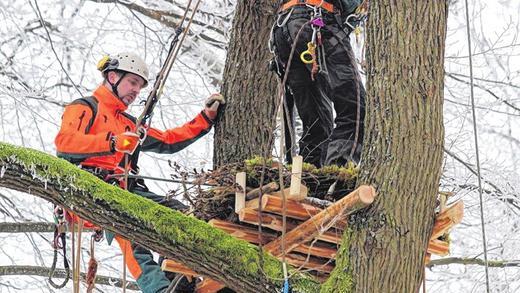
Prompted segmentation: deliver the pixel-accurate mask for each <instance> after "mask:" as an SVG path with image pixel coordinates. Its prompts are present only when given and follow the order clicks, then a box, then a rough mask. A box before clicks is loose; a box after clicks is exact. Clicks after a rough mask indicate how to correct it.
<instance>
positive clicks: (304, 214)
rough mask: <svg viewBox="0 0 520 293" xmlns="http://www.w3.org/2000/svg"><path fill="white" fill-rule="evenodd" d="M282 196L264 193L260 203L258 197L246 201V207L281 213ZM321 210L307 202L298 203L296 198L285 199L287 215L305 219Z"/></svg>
mask: <svg viewBox="0 0 520 293" xmlns="http://www.w3.org/2000/svg"><path fill="white" fill-rule="evenodd" d="M282 204H283V202H282V198H281V197H277V196H272V195H267V194H266V195H264V196H263V197H262V203H260V202H259V201H258V199H253V200H251V201H248V202H246V207H248V208H253V209H256V210H258V209H259V208H261V209H262V211H263V212H269V213H274V214H278V215H281V214H282ZM320 211H321V209H320V208H316V207H313V206H311V205H308V204H304V203H300V202H298V201H296V200H292V199H287V213H286V215H287V217H289V218H293V219H298V220H306V219H308V218H310V217H312V216H314V215H316V214H318V213H319V212H320Z"/></svg>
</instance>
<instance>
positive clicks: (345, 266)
mask: <svg viewBox="0 0 520 293" xmlns="http://www.w3.org/2000/svg"><path fill="white" fill-rule="evenodd" d="M351 236H352V230H351V229H346V230H345V232H344V233H343V237H342V240H341V246H340V248H339V249H338V253H337V254H336V255H337V257H336V267H335V268H334V270H333V271H332V273H331V274H330V277H329V279H328V280H327V281H326V282H325V283H323V285H322V286H321V290H320V293H335V292H337V288H343V289H345V288H349V289H348V290H347V291H343V293H349V292H353V285H354V283H353V278H352V275H351V274H352V273H351V271H352V270H351V268H350V262H349V258H350V253H349V248H350V239H351Z"/></svg>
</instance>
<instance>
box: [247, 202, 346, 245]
mask: <svg viewBox="0 0 520 293" xmlns="http://www.w3.org/2000/svg"><path fill="white" fill-rule="evenodd" d="M238 219H239V220H240V221H241V222H244V223H248V224H254V225H258V224H259V223H260V220H259V218H258V211H257V210H254V209H251V208H245V209H243V210H241V211H240V212H239V213H238ZM299 223H300V222H299V221H297V222H296V223H294V222H292V221H287V222H286V228H287V231H290V230H292V229H294V228H296V227H297V226H298V225H299ZM262 226H263V227H267V228H269V229H272V230H275V231H278V232H282V229H283V225H282V217H281V216H277V215H273V214H267V213H262ZM342 234H343V231H342V230H339V229H336V228H332V229H329V230H327V231H324V232H323V231H322V233H319V234H318V235H317V236H316V239H318V240H321V241H325V242H329V243H333V244H340V243H341V235H342Z"/></svg>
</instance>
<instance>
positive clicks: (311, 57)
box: [300, 42, 316, 64]
mask: <svg viewBox="0 0 520 293" xmlns="http://www.w3.org/2000/svg"><path fill="white" fill-rule="evenodd" d="M300 59H301V60H302V62H303V63H305V64H312V63H314V62H315V61H316V44H314V43H312V42H308V43H307V50H306V51H303V52H302V53H301V54H300Z"/></svg>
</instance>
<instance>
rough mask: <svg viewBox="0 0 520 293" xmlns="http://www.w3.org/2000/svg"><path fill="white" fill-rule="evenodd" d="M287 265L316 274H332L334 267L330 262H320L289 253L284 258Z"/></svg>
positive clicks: (312, 258) (313, 258)
mask: <svg viewBox="0 0 520 293" xmlns="http://www.w3.org/2000/svg"><path fill="white" fill-rule="evenodd" d="M285 260H286V261H287V263H288V264H290V265H292V266H294V267H296V268H299V267H302V268H306V269H310V270H314V271H317V272H324V273H329V274H330V272H332V270H333V269H334V266H333V265H332V263H331V262H330V261H322V260H319V259H317V258H315V257H307V256H304V255H300V254H296V253H289V254H287V255H286V256H285Z"/></svg>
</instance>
